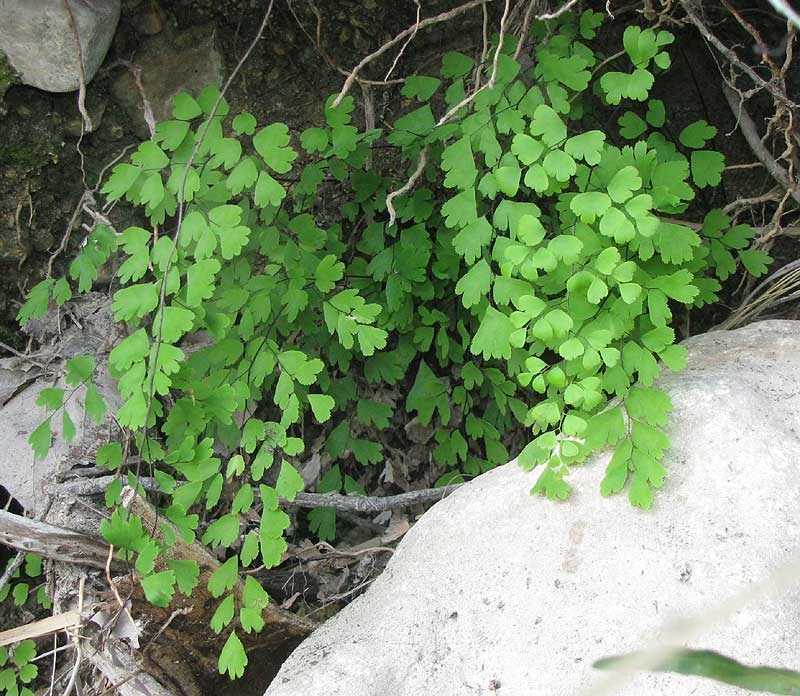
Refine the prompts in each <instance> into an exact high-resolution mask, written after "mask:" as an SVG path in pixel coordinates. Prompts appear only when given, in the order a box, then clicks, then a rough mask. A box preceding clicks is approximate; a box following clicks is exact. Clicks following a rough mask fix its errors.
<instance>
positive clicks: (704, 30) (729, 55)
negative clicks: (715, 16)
mask: <svg viewBox="0 0 800 696" xmlns="http://www.w3.org/2000/svg"><path fill="white" fill-rule="evenodd" d="M681 7H683V9H684V11H685V12H686V16H687V17H688V19H689V21H690V22H691V23H692V24H694V25H695V27H697V30H698V31H699V32H700V34H702V36H703V38H704V39H705V40H706V41H708V42H709V43H710V44H711V45H712V46H713V47H714V48H716V49H717V50H718V51H719V52H720V53H721V54H722V55H723V56H725V58H726V60H727V61H728V62H729V63H730V64H731V65H734V66H736V67H737V68H738V69H739V70H741V71H742V72H743V73H745V74H746V75H747V76H748V77H749V78H750V79H751V80H752V81H753V82H754V83H755V84H756V85H757V86H758V88H759V89H766V90H767V91H768V92H769V93H770V94H771V95H772V97H773V98H774V99H775V100H776V101H778V102H780V103H781V104H783V105H784V106H787V107H789V108H790V109H797V108H800V105H798V104H796V103H795V102H793V101H792V100H791V99H789V98H788V97H787V96H786V94H785V93H782V92H781V91H780V90H779V89H778V88H777V86H776V85H775V84H774V83H773V82H767V81H766V80H765V79H764V78H763V77H761V75H759V74H758V73H757V72H756V71H755V70H753V68H751V67H750V66H749V65H747V63H745V62H743V61H742V60H741V59H740V58H739V56H737V55H736V53H734V51H733V50H732V49H730V48H728V47H727V46H726V45H725V44H724V43H722V41H720V40H719V39H718V38H717V37H716V36H715V35H714V34H712V33H711V30H710V29H709V28H708V27H707V26H706V25H705V24H704V23H703V21H702V20H701V19H700V17H699V16H698V15H697V13H696V12H695V10H694V6H693V3H692V2H690V0H681Z"/></svg>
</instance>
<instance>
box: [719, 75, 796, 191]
mask: <svg viewBox="0 0 800 696" xmlns="http://www.w3.org/2000/svg"><path fill="white" fill-rule="evenodd" d="M722 92H723V94H724V95H725V99H726V100H727V101H728V105H729V106H730V107H731V111H732V112H733V115H734V118H737V119H738V121H739V128H740V129H741V131H742V135H743V136H744V138H745V140H747V144H748V145H749V146H750V149H751V150H752V151H753V154H754V155H755V156H756V157H757V158H758V161H759V162H761V164H763V165H764V168H765V169H766V170H767V171H768V172H769V174H770V176H771V177H772V178H773V179H775V181H777V182H778V184H779V185H780V186H781V187H782V188H783V189H784V190H786V191H788V192H789V195H790V196H791V197H792V198H794V200H795V201H797V202H798V203H800V191H799V190H798V188H797V182H794V181H792V179H791V177H790V176H789V172H787V171H786V170H785V169H784V168H783V167H781V165H780V164H778V162H777V160H776V159H775V158H774V157H773V156H772V155H771V154H770V153H769V150H767V148H766V146H765V145H764V143H763V142H761V136H760V135H759V134H758V130H757V129H756V124H755V123H754V122H753V119H752V117H751V116H750V114H749V113H748V111H747V108H746V107H745V105H744V104H743V103H742V102H741V101H740V99H739V97H738V95H737V94H736V92H734V91H733V90H732V89H731V88H730V87H728V85H726V84H725V83H723V84H722Z"/></svg>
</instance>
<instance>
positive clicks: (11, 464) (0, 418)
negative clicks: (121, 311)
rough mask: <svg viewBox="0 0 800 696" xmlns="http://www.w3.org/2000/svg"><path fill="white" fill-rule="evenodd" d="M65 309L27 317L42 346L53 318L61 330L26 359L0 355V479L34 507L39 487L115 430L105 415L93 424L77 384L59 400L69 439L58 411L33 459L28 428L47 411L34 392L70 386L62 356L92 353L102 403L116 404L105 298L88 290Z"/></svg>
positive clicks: (40, 500) (86, 457) (89, 456)
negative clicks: (47, 441)
mask: <svg viewBox="0 0 800 696" xmlns="http://www.w3.org/2000/svg"><path fill="white" fill-rule="evenodd" d="M65 310H66V311H68V312H69V313H70V316H69V317H66V319H65V316H66V315H65V314H64V313H63V312H62V313H61V314H60V316H55V315H56V313H55V312H54V311H51V312H48V314H47V315H45V317H43V318H42V319H37V320H32V321H31V322H29V323H28V324H27V325H26V326H25V327H24V329H25V331H26V332H27V333H28V334H30V335H32V336H34V337H35V338H36V339H37V342H41V344H44V346H47V345H48V344H49V343H50V340H51V339H53V338H55V337H54V336H53V332H54V331H57V327H58V326H59V320H62V321H63V323H62V324H61V331H60V336H59V337H58V338H57V340H56V341H55V342H54V343H53V344H52V347H51V348H47V347H45V348H44V349H43V350H42V351H41V353H40V354H39V355H36V356H34V357H33V358H32V360H26V359H23V358H6V359H3V360H0V442H2V443H3V462H4V463H3V465H2V468H0V484H2V485H3V486H4V487H5V488H6V489H7V490H8V492H9V493H11V495H12V496H13V497H14V498H16V499H17V500H18V501H19V502H20V503H21V504H22V505H23V507H25V509H26V510H27V511H29V512H30V513H33V514H35V513H38V512H39V511H40V510H41V509H42V507H43V506H44V505H45V504H46V502H45V501H46V496H45V495H44V494H43V491H44V490H45V489H46V488H47V487H48V486H52V485H53V483H54V481H55V480H56V479H58V478H60V477H61V476H62V475H64V474H65V473H66V472H67V470H68V469H70V468H72V467H74V466H76V465H83V466H85V465H87V464H91V463H92V462H93V461H94V454H95V452H96V451H97V448H98V447H99V446H100V445H104V444H105V443H106V442H109V441H110V440H111V439H113V437H114V436H116V435H117V433H118V430H117V427H116V425H115V424H114V421H113V419H112V418H111V416H110V415H106V417H105V419H104V421H103V422H102V423H101V424H100V425H99V426H97V425H96V424H95V422H94V421H93V420H92V419H90V418H89V417H88V416H84V406H83V404H84V398H85V395H86V387H84V386H81V387H79V388H78V389H77V390H76V391H75V393H74V395H73V396H72V397H71V398H69V399H68V400H66V401H65V409H66V411H67V413H69V416H70V418H71V419H72V422H73V423H74V424H75V426H76V431H77V433H76V436H75V438H74V440H73V441H72V443H71V444H68V443H67V442H66V441H65V440H64V438H63V437H62V435H61V433H62V419H61V412H58V413H57V414H56V416H55V417H53V420H52V431H53V444H52V446H51V448H50V452H49V454H48V456H47V457H46V458H45V459H44V460H37V459H34V456H33V450H32V449H31V446H30V445H29V444H28V436H29V435H30V433H31V432H33V430H34V429H35V428H36V427H37V426H38V425H39V424H40V423H41V422H42V421H43V420H44V419H45V417H46V416H47V411H46V410H45V409H44V408H43V407H42V406H37V405H36V399H37V397H38V396H39V392H41V390H42V389H44V388H46V387H61V388H64V389H66V393H67V394H69V393H70V392H71V391H72V387H70V386H67V385H66V383H65V382H64V361H66V360H69V359H70V358H73V357H75V356H78V355H94V356H95V361H96V365H97V366H96V369H95V376H94V385H95V387H96V388H97V391H98V392H99V393H100V396H101V397H102V398H103V399H104V400H105V402H106V405H107V407H108V409H107V414H113V413H116V411H117V409H118V408H119V407H120V406H121V405H122V402H121V400H120V398H119V392H118V391H117V388H116V385H115V383H114V382H113V380H112V379H111V377H110V375H109V374H108V363H107V356H108V352H109V351H110V350H111V348H112V347H113V345H114V344H113V340H114V338H115V336H116V331H115V329H114V319H113V316H112V313H111V307H110V303H109V301H108V298H106V297H105V296H104V295H102V294H100V293H87V295H86V296H85V297H84V298H81V299H80V300H75V301H72V302H69V303H67V305H65Z"/></svg>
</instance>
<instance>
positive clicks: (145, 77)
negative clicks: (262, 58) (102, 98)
mask: <svg viewBox="0 0 800 696" xmlns="http://www.w3.org/2000/svg"><path fill="white" fill-rule="evenodd" d="M133 63H134V64H135V65H136V66H137V68H138V69H139V70H140V71H141V72H140V75H141V90H140V89H139V86H138V85H137V84H136V80H135V78H134V76H133V74H132V73H131V71H126V72H124V73H122V74H121V75H120V76H119V78H117V80H116V81H115V82H114V85H113V87H112V92H113V94H114V98H115V99H116V100H117V102H118V103H119V104H120V105H121V106H122V107H123V108H124V109H125V110H126V111H127V112H128V115H129V116H130V117H131V120H132V121H133V123H134V126H135V128H136V132H137V134H138V135H139V136H140V137H142V138H149V137H150V131H149V128H148V125H147V122H146V115H145V111H144V102H143V100H142V92H144V95H145V97H146V98H147V102H148V105H149V107H150V109H151V111H152V116H153V119H154V120H155V122H156V123H157V122H159V121H163V120H165V119H169V118H172V99H173V98H174V97H175V95H176V94H178V93H180V92H189V93H191V94H193V95H194V96H197V95H198V94H199V93H200V92H201V91H202V89H203V88H204V87H207V86H208V85H214V86H216V87H221V86H222V81H223V77H224V69H223V59H222V55H221V53H220V52H219V49H218V48H217V43H216V39H215V36H214V32H213V29H212V28H211V27H206V26H201V27H194V28H192V29H190V30H188V31H185V32H182V33H174V32H173V31H172V29H171V28H168V29H167V30H165V31H162V32H161V33H160V34H158V35H156V36H150V37H147V38H146V39H144V40H143V41H142V45H141V47H140V49H139V50H138V51H137V52H136V56H135V58H134V60H133Z"/></svg>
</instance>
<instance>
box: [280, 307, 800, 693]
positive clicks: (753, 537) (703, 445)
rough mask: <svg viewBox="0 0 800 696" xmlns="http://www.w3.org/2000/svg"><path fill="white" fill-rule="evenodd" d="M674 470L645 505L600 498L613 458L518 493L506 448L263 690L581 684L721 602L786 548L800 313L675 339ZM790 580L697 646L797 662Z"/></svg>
mask: <svg viewBox="0 0 800 696" xmlns="http://www.w3.org/2000/svg"><path fill="white" fill-rule="evenodd" d="M686 345H687V347H688V348H689V351H690V357H689V367H688V369H686V370H685V371H684V372H681V373H677V374H669V375H665V376H664V377H663V378H662V380H661V386H662V387H664V388H666V389H667V390H668V391H669V393H670V394H671V396H672V400H673V404H674V411H673V414H672V421H671V424H670V426H669V436H670V439H671V441H672V443H673V447H672V450H671V451H670V452H669V453H668V454H667V457H666V461H665V464H666V467H667V471H668V479H667V481H666V483H665V485H664V488H663V490H662V491H660V492H659V493H658V494H657V497H656V501H655V504H654V506H653V509H652V510H651V511H649V512H643V511H641V510H638V509H633V508H632V507H631V506H630V504H629V503H628V501H627V499H626V498H625V497H624V496H615V497H611V498H602V497H601V496H600V494H599V492H598V487H599V483H600V480H601V478H602V477H603V472H604V469H605V465H606V463H607V461H608V455H604V456H598V457H596V458H594V459H593V460H592V461H590V462H589V463H588V464H587V465H586V466H584V467H582V468H580V469H578V470H576V471H575V472H574V474H573V475H572V477H571V479H570V483H571V484H572V485H573V489H574V492H573V495H572V497H571V498H570V499H569V500H568V501H566V502H564V503H552V502H548V501H547V500H543V499H541V498H538V497H535V498H532V497H530V496H529V495H528V491H529V489H530V487H531V485H532V483H533V481H534V480H535V474H533V475H531V474H526V473H524V472H523V471H521V470H520V469H519V468H518V467H517V466H516V464H515V463H511V464H508V465H506V466H504V467H500V468H498V469H496V470H494V471H491V472H489V473H487V474H485V475H483V476H480V477H479V478H477V479H476V480H475V481H473V482H472V483H470V484H468V485H466V486H464V487H463V488H462V489H461V490H459V491H458V492H456V493H455V494H454V495H452V496H451V497H449V498H447V499H446V500H444V501H442V502H440V503H438V504H437V505H435V506H434V507H433V508H432V509H431V510H430V511H429V512H428V513H427V514H426V515H425V516H424V517H423V518H422V519H421V521H420V522H419V523H418V524H417V525H416V526H415V527H414V528H413V529H412V530H411V532H410V533H409V534H408V535H407V536H406V538H405V539H404V541H403V542H402V544H401V545H400V548H399V549H398V550H397V552H396V553H395V556H394V558H393V559H392V561H391V563H390V564H389V565H388V567H387V569H386V571H385V572H384V574H383V575H382V576H381V577H379V578H378V580H376V582H375V583H374V584H373V585H372V587H371V588H370V589H369V591H368V592H367V593H366V594H365V595H364V596H362V597H361V598H359V599H358V600H356V601H355V602H353V604H351V605H350V606H348V607H347V608H346V609H344V610H343V611H342V612H341V613H340V614H338V615H337V616H336V617H335V618H333V619H332V620H331V621H329V622H328V623H326V624H325V625H323V626H322V627H321V628H319V629H318V630H317V631H316V632H315V633H314V634H313V635H312V636H311V637H309V638H308V639H307V640H306V641H305V642H304V643H302V644H301V645H300V646H299V647H298V648H297V649H296V650H295V652H294V653H293V654H292V655H291V657H290V658H289V659H288V660H287V662H286V663H285V664H284V666H283V668H282V669H281V671H280V673H279V674H278V676H277V677H276V678H275V679H274V681H273V682H272V684H271V686H270V687H269V688H268V689H267V691H266V694H267V696H307V694H314V695H315V696H340V695H341V696H384V695H391V696H412V695H413V696H419V695H420V694H436V696H467V695H469V694H476V695H477V694H487V695H490V694H500V696H503V695H504V694H505V695H507V696H521V695H528V694H531V695H534V696H576V695H578V694H581V693H584V691H585V690H586V689H587V688H588V687H589V686H591V685H592V684H593V683H594V682H595V680H597V679H598V678H599V676H600V674H599V673H598V672H597V671H595V670H593V669H592V667H591V665H592V662H593V661H594V660H596V659H598V658H600V657H603V656H607V655H613V654H619V653H624V652H627V651H630V650H634V649H636V648H638V647H640V646H642V645H643V644H645V643H646V642H647V641H649V640H651V639H652V638H653V637H654V636H657V635H658V633H659V632H660V631H661V630H662V628H663V626H664V625H665V623H667V622H669V620H670V619H672V618H676V617H679V616H682V615H688V614H694V613H695V612H697V611H699V610H702V609H703V608H705V607H710V606H713V605H715V604H716V603H717V602H719V601H720V600H721V599H723V598H724V597H726V596H729V595H732V594H734V593H736V592H739V591H741V590H742V589H744V588H746V587H748V586H749V585H751V584H752V583H754V582H757V581H758V580H760V579H763V578H765V577H766V576H767V575H768V574H769V573H770V571H773V570H774V569H775V568H777V567H779V566H780V565H782V564H783V563H784V562H785V561H786V560H788V559H789V558H790V557H792V555H793V554H796V553H798V551H800V515H798V500H800V475H798V474H799V473H800V471H799V470H800V322H790V321H768V322H763V323H759V324H754V325H751V326H748V327H746V328H744V329H740V330H737V331H732V332H715V333H709V334H706V335H703V336H698V337H696V338H693V339H691V340H690V341H688V342H687V343H686ZM798 616H800V594H798V593H794V594H789V595H786V596H783V597H780V598H778V599H775V600H772V601H769V602H765V603H763V604H761V605H754V606H749V607H747V608H745V609H743V610H740V611H738V612H736V614H735V616H734V617H733V618H732V619H731V620H730V621H729V622H727V623H725V624H724V625H721V626H719V627H712V628H711V629H710V630H708V631H706V632H705V633H704V634H703V635H702V636H698V637H697V641H696V642H694V643H691V647H697V648H707V649H713V650H717V651H720V652H722V653H725V654H728V655H731V656H734V657H736V658H738V659H739V660H741V661H744V662H748V663H758V664H770V665H775V666H786V667H794V668H800V630H798ZM617 693H620V694H624V695H625V696H634V695H635V696H641V695H642V694H647V695H648V696H660V695H664V696H666V695H667V694H669V695H670V696H673V695H674V694H688V693H691V694H693V695H694V696H725V695H727V694H731V695H733V694H737V693H741V692H740V691H739V690H737V689H735V688H733V687H729V686H726V685H723V684H719V683H716V682H711V681H708V680H703V679H699V678H692V677H683V676H679V675H670V674H639V675H638V676H636V677H635V678H634V680H633V681H632V682H630V683H629V685H628V686H627V687H626V688H625V689H624V690H621V691H619V692H617Z"/></svg>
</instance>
